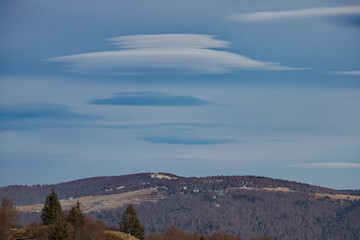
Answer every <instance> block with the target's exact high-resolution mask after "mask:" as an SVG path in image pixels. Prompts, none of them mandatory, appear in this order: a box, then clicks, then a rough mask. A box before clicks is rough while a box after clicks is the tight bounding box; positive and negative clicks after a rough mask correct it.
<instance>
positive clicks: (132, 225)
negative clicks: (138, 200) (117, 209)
mask: <svg viewBox="0 0 360 240" xmlns="http://www.w3.org/2000/svg"><path fill="white" fill-rule="evenodd" d="M119 225H120V231H121V232H124V233H128V234H131V235H133V236H134V237H137V238H138V239H140V240H143V239H145V229H144V226H143V225H141V223H140V221H139V219H138V217H137V214H136V211H135V209H134V207H133V205H132V204H129V205H128V206H127V208H126V210H125V212H124V214H123V216H122V220H121V222H119Z"/></svg>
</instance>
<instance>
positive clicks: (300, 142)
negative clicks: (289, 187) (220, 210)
mask: <svg viewBox="0 0 360 240" xmlns="http://www.w3.org/2000/svg"><path fill="white" fill-rule="evenodd" d="M0 35H1V38H0V185H1V186H4V185H10V184H44V183H57V182H65V181H68V180H74V179H79V178H83V177H92V176H104V175H122V174H130V173H137V172H170V173H174V174H178V175H182V176H208V175H259V176H267V177H274V178H281V179H288V180H293V181H300V182H305V183H310V184H314V185H321V186H326V187H332V188H339V189H340V188H360V126H359V122H360V44H359V42H360V5H359V3H358V2H357V1H329V0H327V1H316V2H314V1H308V0H304V1H296V2H295V1H277V0H272V1H268V0H263V1H235V0H234V1H220V0H219V1H212V0H210V1H209V0H207V1H203V0H199V1H186V0H185V1H167V0H166V1H165V0H154V1H121V0H120V1H119V0H102V1H100V0H90V1H80V0H72V1H54V0H4V1H1V2H0Z"/></svg>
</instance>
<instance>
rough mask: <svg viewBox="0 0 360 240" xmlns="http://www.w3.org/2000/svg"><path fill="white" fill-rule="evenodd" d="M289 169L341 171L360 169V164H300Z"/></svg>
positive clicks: (292, 165)
mask: <svg viewBox="0 0 360 240" xmlns="http://www.w3.org/2000/svg"><path fill="white" fill-rule="evenodd" d="M288 166H289V167H295V168H331V169H340V168H351V169H354V168H356V169H357V168H360V163H343V162H338V163H300V164H291V165H288Z"/></svg>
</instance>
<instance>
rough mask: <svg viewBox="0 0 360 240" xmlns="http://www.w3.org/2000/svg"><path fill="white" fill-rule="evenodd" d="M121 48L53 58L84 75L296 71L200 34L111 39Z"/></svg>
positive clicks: (213, 37)
mask: <svg viewBox="0 0 360 240" xmlns="http://www.w3.org/2000/svg"><path fill="white" fill-rule="evenodd" d="M108 41H110V42H111V43H112V44H113V45H115V46H117V47H119V48H121V49H120V50H115V51H103V52H91V53H84V54H76V55H68V56H61V57H54V58H51V59H49V60H50V61H55V62H64V63H67V64H68V67H69V68H68V70H69V71H72V72H77V73H84V74H109V75H118V74H163V73H165V74H201V73H207V74H216V73H228V72H232V71H238V70H296V69H298V68H290V67H285V66H282V65H280V64H279V63H273V62H264V61H259V60H254V59H251V58H249V57H247V56H244V55H240V54H237V53H232V52H228V51H220V50H216V48H225V47H228V46H229V45H230V43H229V42H227V41H223V40H218V39H216V38H215V36H211V35H199V34H157V35H134V36H121V37H116V38H111V39H108Z"/></svg>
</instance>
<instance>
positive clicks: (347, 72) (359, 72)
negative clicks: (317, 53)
mask: <svg viewBox="0 0 360 240" xmlns="http://www.w3.org/2000/svg"><path fill="white" fill-rule="evenodd" d="M327 74H333V75H345V76H360V71H331V72H327Z"/></svg>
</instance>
